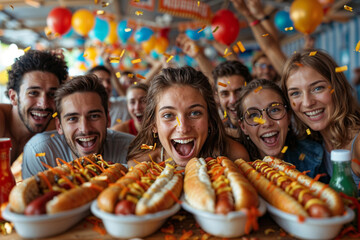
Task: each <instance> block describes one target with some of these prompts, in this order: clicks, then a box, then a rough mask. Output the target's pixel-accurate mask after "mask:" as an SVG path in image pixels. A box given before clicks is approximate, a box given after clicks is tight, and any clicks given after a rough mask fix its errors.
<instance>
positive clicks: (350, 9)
mask: <svg viewBox="0 0 360 240" xmlns="http://www.w3.org/2000/svg"><path fill="white" fill-rule="evenodd" d="M344 9H345V10H347V11H349V12H352V11H353V8H352V7H349V6H348V5H344Z"/></svg>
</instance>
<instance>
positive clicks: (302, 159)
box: [299, 153, 306, 161]
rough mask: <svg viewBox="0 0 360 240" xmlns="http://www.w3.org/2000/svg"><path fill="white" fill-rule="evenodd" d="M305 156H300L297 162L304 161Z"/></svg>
mask: <svg viewBox="0 0 360 240" xmlns="http://www.w3.org/2000/svg"><path fill="white" fill-rule="evenodd" d="M305 156H306V155H305V154H304V153H302V154H300V156H299V160H300V161H304V158H305Z"/></svg>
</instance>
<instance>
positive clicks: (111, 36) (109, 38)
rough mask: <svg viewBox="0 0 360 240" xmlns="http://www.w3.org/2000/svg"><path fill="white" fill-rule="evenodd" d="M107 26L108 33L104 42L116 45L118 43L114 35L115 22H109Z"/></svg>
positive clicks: (116, 36)
mask: <svg viewBox="0 0 360 240" xmlns="http://www.w3.org/2000/svg"><path fill="white" fill-rule="evenodd" d="M109 26H110V31H109V34H108V36H107V38H106V42H108V43H110V44H116V43H117V41H118V35H117V33H116V28H117V27H118V26H117V22H115V21H110V22H109Z"/></svg>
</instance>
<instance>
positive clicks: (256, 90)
mask: <svg viewBox="0 0 360 240" xmlns="http://www.w3.org/2000/svg"><path fill="white" fill-rule="evenodd" d="M261 89H262V86H258V87H257V88H256V89H255V90H254V93H257V92H258V91H260V90H261Z"/></svg>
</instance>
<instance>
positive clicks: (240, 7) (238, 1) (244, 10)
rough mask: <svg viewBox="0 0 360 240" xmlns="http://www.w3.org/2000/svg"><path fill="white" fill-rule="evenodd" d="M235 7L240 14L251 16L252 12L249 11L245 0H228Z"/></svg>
mask: <svg viewBox="0 0 360 240" xmlns="http://www.w3.org/2000/svg"><path fill="white" fill-rule="evenodd" d="M230 1H231V2H232V3H233V5H234V7H235V9H236V10H237V11H238V12H239V13H240V14H241V15H243V16H244V17H246V18H247V17H249V16H252V13H251V12H250V10H249V8H248V6H247V5H246V3H245V0H230Z"/></svg>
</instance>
